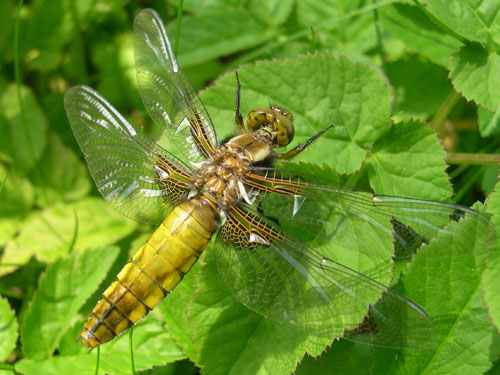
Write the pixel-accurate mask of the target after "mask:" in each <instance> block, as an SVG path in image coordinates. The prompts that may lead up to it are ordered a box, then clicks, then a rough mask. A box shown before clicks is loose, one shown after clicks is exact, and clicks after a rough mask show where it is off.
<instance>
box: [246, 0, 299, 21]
mask: <svg viewBox="0 0 500 375" xmlns="http://www.w3.org/2000/svg"><path fill="white" fill-rule="evenodd" d="M293 4H294V1H293V0H284V1H283V0H273V1H265V0H251V1H250V4H249V6H250V12H252V14H253V15H254V17H255V19H256V20H257V21H259V22H262V23H264V24H266V25H268V26H269V27H271V28H277V27H279V26H280V25H281V24H283V23H284V22H285V21H286V19H287V18H288V16H289V15H290V12H291V11H292V7H293Z"/></svg>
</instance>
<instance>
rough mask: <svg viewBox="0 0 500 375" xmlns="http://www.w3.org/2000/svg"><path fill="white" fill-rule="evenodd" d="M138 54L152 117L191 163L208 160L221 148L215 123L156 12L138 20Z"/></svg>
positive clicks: (141, 90)
mask: <svg viewBox="0 0 500 375" xmlns="http://www.w3.org/2000/svg"><path fill="white" fill-rule="evenodd" d="M134 51H135V64H136V69H137V85H138V89H139V93H140V94H141V97H142V101H143V103H144V107H145V108H146V110H147V111H148V113H149V115H150V116H151V118H152V119H153V120H154V122H155V123H156V124H157V125H158V126H159V127H160V128H161V129H162V130H163V131H164V132H165V133H166V134H167V135H168V140H169V141H171V142H173V143H174V144H175V145H176V146H177V148H178V149H179V151H180V152H181V154H182V155H184V156H185V158H187V160H189V161H193V162H198V161H200V160H203V159H206V158H207V157H208V156H209V155H210V154H211V153H212V152H213V151H214V149H215V148H216V147H218V145H219V142H218V140H217V135H216V132H215V129H214V126H213V124H212V120H211V119H210V116H209V115H208V112H207V110H206V109H205V106H204V105H203V103H202V101H201V100H200V98H199V97H198V95H197V94H196V92H195V91H194V89H193V87H192V86H191V83H190V82H189V80H188V79H187V77H186V76H185V75H184V73H183V72H182V71H181V69H180V67H179V64H178V63H177V60H176V58H175V55H174V52H173V49H172V45H171V43H170V41H169V39H168V37H167V33H166V31H165V27H164V26H163V22H162V20H161V18H160V17H159V15H158V14H157V13H156V12H155V11H154V10H152V9H145V10H143V11H141V12H140V13H139V14H138V15H137V16H136V17H135V21H134Z"/></svg>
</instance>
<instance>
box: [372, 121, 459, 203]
mask: <svg viewBox="0 0 500 375" xmlns="http://www.w3.org/2000/svg"><path fill="white" fill-rule="evenodd" d="M444 158H445V152H444V150H443V149H442V147H441V145H440V143H439V139H438V138H437V135H436V134H435V133H434V132H433V131H432V130H431V129H430V128H429V127H428V126H427V125H425V124H422V123H419V122H409V123H401V124H396V125H394V126H393V127H392V128H391V130H390V131H389V132H388V133H387V134H386V135H385V136H384V138H383V139H381V140H380V141H379V142H377V143H376V144H375V145H374V147H373V155H372V157H371V158H370V159H368V162H367V166H368V176H369V179H370V184H371V186H372V188H373V189H374V191H375V192H377V193H379V194H389V195H398V196H403V197H413V198H424V199H431V200H437V201H449V200H450V198H451V195H452V189H451V186H450V183H449V181H448V175H447V174H446V173H445V171H446V164H445V162H444Z"/></svg>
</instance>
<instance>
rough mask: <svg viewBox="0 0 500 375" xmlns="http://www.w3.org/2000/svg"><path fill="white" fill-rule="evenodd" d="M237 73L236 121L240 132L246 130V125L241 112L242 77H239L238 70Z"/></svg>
mask: <svg viewBox="0 0 500 375" xmlns="http://www.w3.org/2000/svg"><path fill="white" fill-rule="evenodd" d="M235 73H236V114H235V116H234V120H235V121H236V127H237V128H238V133H244V132H245V126H244V125H243V116H242V115H241V112H240V93H241V85H240V78H239V77H238V72H235Z"/></svg>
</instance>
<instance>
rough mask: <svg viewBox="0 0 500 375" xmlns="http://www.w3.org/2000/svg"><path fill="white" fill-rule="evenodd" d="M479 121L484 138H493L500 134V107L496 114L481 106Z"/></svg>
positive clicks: (478, 113) (478, 115)
mask: <svg viewBox="0 0 500 375" xmlns="http://www.w3.org/2000/svg"><path fill="white" fill-rule="evenodd" d="M477 120H478V125H479V132H480V133H481V136H482V137H491V136H493V135H497V134H499V133H500V107H498V108H497V110H496V111H495V113H492V112H491V111H488V110H487V109H484V108H483V107H480V106H479V107H478V108H477Z"/></svg>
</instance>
